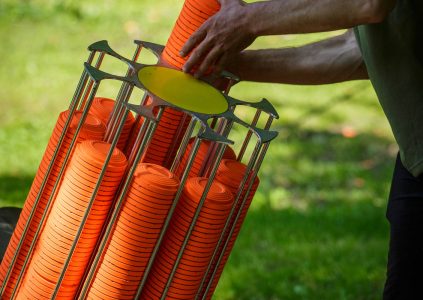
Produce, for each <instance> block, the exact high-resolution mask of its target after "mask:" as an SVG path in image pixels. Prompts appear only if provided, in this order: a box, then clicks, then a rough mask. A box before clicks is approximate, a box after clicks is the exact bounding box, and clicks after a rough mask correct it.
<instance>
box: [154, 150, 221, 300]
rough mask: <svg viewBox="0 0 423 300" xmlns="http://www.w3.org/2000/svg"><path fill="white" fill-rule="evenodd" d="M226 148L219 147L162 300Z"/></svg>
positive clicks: (164, 296)
mask: <svg viewBox="0 0 423 300" xmlns="http://www.w3.org/2000/svg"><path fill="white" fill-rule="evenodd" d="M196 146H197V149H196V150H198V146H199V144H197V145H196ZM225 148H226V144H221V145H220V149H219V152H218V156H217V160H216V163H215V165H214V166H213V170H212V172H211V174H210V177H209V178H208V180H207V184H206V186H205V187H204V191H203V193H202V195H201V198H200V201H199V203H198V207H197V209H196V211H195V214H194V217H193V219H192V222H191V224H190V227H189V228H188V231H187V232H186V235H185V239H184V241H183V243H182V247H181V249H180V250H179V253H178V257H177V258H176V261H175V263H174V265H173V268H172V271H171V273H170V274H169V277H168V279H167V283H166V286H165V290H164V291H163V294H162V297H161V300H164V299H165V298H166V295H167V292H168V290H169V288H170V285H171V283H172V280H173V277H174V276H175V273H176V270H177V268H178V266H179V262H180V261H181V258H182V256H183V254H184V251H185V248H186V246H187V245H188V241H189V238H190V237H191V233H192V231H193V230H194V227H195V225H196V223H197V220H198V217H199V216H200V212H201V209H202V208H203V205H204V202H205V201H206V198H207V195H208V193H209V190H210V188H211V186H212V183H213V180H214V177H215V175H216V171H217V168H218V167H219V163H220V161H221V159H222V156H223V153H225Z"/></svg>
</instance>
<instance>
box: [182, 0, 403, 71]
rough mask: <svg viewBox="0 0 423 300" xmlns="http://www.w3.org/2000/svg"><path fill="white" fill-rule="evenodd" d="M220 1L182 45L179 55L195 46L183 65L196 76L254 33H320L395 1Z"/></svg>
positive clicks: (383, 10)
mask: <svg viewBox="0 0 423 300" xmlns="http://www.w3.org/2000/svg"><path fill="white" fill-rule="evenodd" d="M220 2H221V5H222V6H221V9H220V11H219V12H218V13H217V14H215V15H214V16H213V17H211V18H210V19H209V20H207V21H206V22H205V23H204V24H203V25H202V26H201V27H200V28H199V30H197V31H196V32H195V33H194V34H193V35H192V37H191V38H190V39H189V40H188V42H187V43H186V44H185V46H184V47H183V49H182V53H181V55H183V56H185V55H187V54H188V53H190V52H191V51H192V50H193V49H194V48H195V49H194V50H193V51H192V53H191V57H190V58H189V60H188V61H187V63H186V64H185V66H184V71H185V72H189V71H191V70H192V68H193V67H194V66H195V65H197V64H199V68H198V71H197V74H196V75H197V76H200V75H202V74H203V73H204V72H205V71H206V70H207V69H208V68H210V67H214V69H215V70H216V71H219V70H220V69H221V68H222V66H223V65H224V64H225V62H226V61H228V60H230V59H231V58H232V57H233V56H234V55H235V54H236V53H239V52H240V51H242V50H243V49H245V48H246V47H248V46H249V45H250V44H251V43H252V42H253V41H254V40H255V38H256V37H257V36H261V35H274V34H291V33H306V32H321V31H329V30H336V29H344V28H345V29H346V28H351V27H354V26H356V25H359V24H367V23H377V22H380V21H381V20H383V19H384V18H385V16H386V15H387V14H388V13H389V12H390V10H392V8H393V7H394V5H395V2H396V0H271V1H263V2H256V3H251V4H246V3H244V2H242V1H240V0H220Z"/></svg>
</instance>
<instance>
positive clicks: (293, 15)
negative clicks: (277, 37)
mask: <svg viewBox="0 0 423 300" xmlns="http://www.w3.org/2000/svg"><path fill="white" fill-rule="evenodd" d="M395 2H396V0H354V1H352V0H335V1H334V0H272V1H263V2H255V3H251V4H246V5H244V9H245V20H246V21H247V22H248V24H249V25H248V27H249V30H251V33H252V34H253V35H254V36H260V35H274V34H290V33H308V32H322V31H330V30H337V29H345V28H351V27H354V26H356V25H359V24H367V23H376V22H380V21H382V20H383V19H384V18H385V16H386V15H387V14H388V13H389V11H390V10H391V9H392V8H393V7H394V5H395Z"/></svg>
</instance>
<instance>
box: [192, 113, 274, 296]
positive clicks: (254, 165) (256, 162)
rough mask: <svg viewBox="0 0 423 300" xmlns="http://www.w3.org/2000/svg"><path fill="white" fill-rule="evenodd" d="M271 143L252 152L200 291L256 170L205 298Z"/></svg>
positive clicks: (268, 123) (205, 294)
mask: <svg viewBox="0 0 423 300" xmlns="http://www.w3.org/2000/svg"><path fill="white" fill-rule="evenodd" d="M273 120H274V118H273V117H272V116H269V118H268V120H267V122H266V125H265V128H264V129H266V130H268V129H270V126H271V125H272V122H273ZM259 145H260V146H259ZM269 145H270V142H268V143H266V144H264V146H263V147H262V144H261V142H260V141H258V143H257V144H256V147H255V149H254V152H253V154H252V157H251V159H250V162H249V164H248V166H247V170H246V172H245V173H246V174H245V175H244V178H243V180H242V182H241V185H240V187H239V189H238V192H237V196H236V199H235V202H236V203H234V205H233V207H232V210H231V213H230V214H229V217H228V220H227V222H226V224H225V229H224V231H223V233H222V235H221V237H220V239H219V242H218V245H217V247H216V248H215V251H214V253H213V256H212V260H211V261H210V263H209V266H208V267H207V272H206V273H205V276H204V277H203V279H202V282H201V285H200V288H199V289H198V292H199V293H201V291H202V288H203V286H204V284H205V283H206V282H205V281H206V280H207V275H208V274H209V272H210V271H211V265H212V264H213V261H214V259H215V257H216V255H218V254H217V252H218V249H219V247H220V244H221V243H222V242H223V238H224V234H225V232H226V231H227V229H229V228H227V227H228V226H229V223H230V219H231V218H232V215H233V213H234V212H235V208H236V206H237V205H238V202H239V201H240V197H241V195H242V192H243V189H244V186H245V184H246V183H247V180H248V177H249V176H250V175H248V173H249V172H250V171H251V170H254V171H253V174H252V175H251V177H250V182H249V184H248V187H247V190H246V191H245V194H244V199H243V200H242V203H241V206H240V207H239V210H238V212H237V215H236V216H235V219H234V220H233V222H232V228H230V232H229V234H228V237H227V239H226V241H225V244H224V246H223V248H222V250H221V252H220V254H219V257H218V259H217V261H216V264H215V266H214V269H213V271H212V273H211V276H210V281H209V282H208V283H207V287H206V290H205V292H204V294H203V298H202V299H206V298H207V294H208V292H209V290H210V288H211V285H212V284H213V278H214V277H215V276H216V272H217V270H218V268H219V265H220V262H221V261H222V259H223V256H224V254H225V251H226V248H227V247H228V244H229V241H230V239H231V237H232V235H233V233H234V230H235V227H236V223H237V222H238V219H239V217H240V215H241V212H242V210H243V208H244V207H245V204H246V201H247V198H248V196H249V194H250V191H251V188H252V186H253V184H254V181H255V178H256V176H257V173H258V170H259V169H260V167H261V164H262V163H263V160H264V156H265V155H266V152H267V150H268V148H269ZM261 147H262V151H261V153H260V151H259V149H260V148H261ZM197 296H200V295H199V294H198V295H197Z"/></svg>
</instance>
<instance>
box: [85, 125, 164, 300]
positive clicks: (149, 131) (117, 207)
mask: <svg viewBox="0 0 423 300" xmlns="http://www.w3.org/2000/svg"><path fill="white" fill-rule="evenodd" d="M151 124H153V126H151ZM156 126H157V124H156V123H154V122H153V121H151V120H147V121H146V122H144V123H143V124H142V127H141V130H140V132H139V134H138V136H137V140H136V142H135V144H139V143H140V141H141V145H140V147H139V150H138V151H137V153H136V155H135V158H134V161H133V162H131V168H130V170H129V172H128V175H127V176H126V180H125V182H124V185H123V187H122V189H121V192H120V194H119V197H118V198H117V201H116V204H115V208H114V210H113V214H112V216H111V218H110V219H109V220H108V223H107V227H106V230H105V232H104V235H103V238H102V240H101V243H100V245H99V247H98V249H97V254H96V256H95V258H94V260H93V262H92V264H91V267H90V271H89V273H88V275H87V277H86V278H85V281H84V285H83V287H82V290H81V293H80V294H79V297H78V299H80V300H83V299H85V297H86V295H87V292H88V289H89V288H90V286H91V282H92V280H93V277H94V274H95V272H96V271H97V267H98V263H99V261H100V259H101V257H103V254H104V249H105V248H106V245H107V242H108V240H109V236H110V234H111V232H112V230H113V228H114V225H115V222H116V220H117V218H118V215H119V212H120V209H121V207H122V204H123V200H124V199H125V197H126V194H127V192H128V189H129V185H130V184H131V181H132V176H133V175H134V172H135V170H136V168H137V166H138V162H139V161H140V158H141V155H142V154H143V152H144V149H145V146H146V145H147V143H148V141H149V140H150V138H151V136H152V133H153V132H154V130H155V128H156ZM147 127H148V128H147ZM146 128H147V134H146V137H145V138H142V137H143V135H144V133H143V132H144V131H145V130H146Z"/></svg>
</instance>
